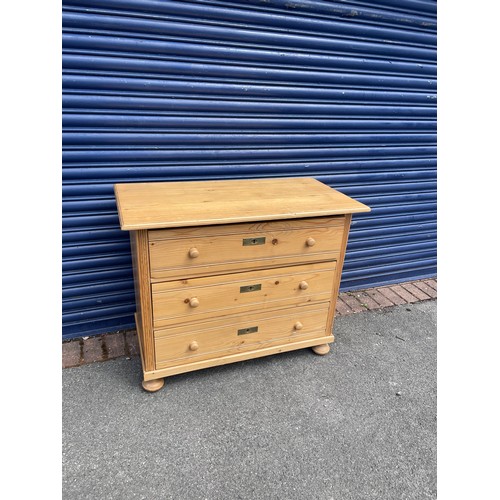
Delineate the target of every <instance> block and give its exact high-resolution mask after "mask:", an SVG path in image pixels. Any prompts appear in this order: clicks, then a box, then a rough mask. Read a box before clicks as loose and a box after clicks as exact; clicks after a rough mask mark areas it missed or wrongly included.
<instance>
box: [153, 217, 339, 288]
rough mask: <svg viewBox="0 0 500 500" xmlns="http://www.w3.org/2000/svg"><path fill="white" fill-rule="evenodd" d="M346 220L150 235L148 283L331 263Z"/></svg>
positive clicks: (227, 226)
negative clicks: (250, 270)
mask: <svg viewBox="0 0 500 500" xmlns="http://www.w3.org/2000/svg"><path fill="white" fill-rule="evenodd" d="M344 222H345V218H344V216H337V217H318V218H311V219H295V220H283V221H271V222H263V223H262V222H261V223H255V222H254V223H244V224H225V225H220V226H205V227H195V228H181V229H156V230H149V231H148V238H149V260H150V266H151V280H152V281H160V280H165V279H169V278H172V279H173V278H182V277H189V276H204V275H210V274H214V273H219V272H224V273H225V272H231V271H241V270H245V269H252V268H257V267H260V268H262V267H274V266H281V265H287V264H295V263H302V262H311V261H317V260H334V259H336V258H337V257H338V256H339V254H340V249H341V245H342V238H343V233H344Z"/></svg>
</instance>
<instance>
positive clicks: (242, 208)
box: [115, 177, 370, 230]
mask: <svg viewBox="0 0 500 500" xmlns="http://www.w3.org/2000/svg"><path fill="white" fill-rule="evenodd" d="M115 196H116V199H117V205H118V213H119V217H120V225H121V228H122V229H123V230H141V229H154V228H171V227H187V226H206V225H214V224H231V223H235V222H244V221H259V220H266V221H267V220H279V219H295V218H302V217H319V216H324V215H336V214H346V213H353V212H367V211H369V210H370V209H369V208H368V207H367V206H366V205H363V204H362V203H359V202H357V201H355V200H353V199H351V198H349V197H348V196H346V195H344V194H342V193H340V192H338V191H336V190H334V189H331V188H329V187H328V186H326V185H325V184H323V183H321V182H319V181H317V180H316V179H313V178H308V177H303V178H280V179H251V180H229V181H195V182H193V181H189V182H156V183H129V184H116V185H115Z"/></svg>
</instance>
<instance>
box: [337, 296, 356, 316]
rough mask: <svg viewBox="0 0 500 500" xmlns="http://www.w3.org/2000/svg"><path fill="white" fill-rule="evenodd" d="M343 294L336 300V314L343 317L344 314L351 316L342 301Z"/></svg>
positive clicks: (348, 308)
mask: <svg viewBox="0 0 500 500" xmlns="http://www.w3.org/2000/svg"><path fill="white" fill-rule="evenodd" d="M343 295H344V294H340V295H339V296H338V298H337V305H336V307H335V309H336V311H337V313H338V314H340V315H341V316H345V315H346V314H352V312H353V311H352V310H351V308H350V307H349V306H348V305H347V304H346V303H345V302H344V301H343V300H342V297H343Z"/></svg>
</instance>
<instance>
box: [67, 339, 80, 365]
mask: <svg viewBox="0 0 500 500" xmlns="http://www.w3.org/2000/svg"><path fill="white" fill-rule="evenodd" d="M80 350H81V349H80V340H79V339H78V340H72V341H70V342H64V343H63V345H62V367H63V368H71V367H72V366H79V365H80Z"/></svg>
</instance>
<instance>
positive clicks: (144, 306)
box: [130, 231, 155, 370]
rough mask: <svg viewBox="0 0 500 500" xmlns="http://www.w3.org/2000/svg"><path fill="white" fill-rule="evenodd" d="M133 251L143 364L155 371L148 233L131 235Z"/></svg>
mask: <svg viewBox="0 0 500 500" xmlns="http://www.w3.org/2000/svg"><path fill="white" fill-rule="evenodd" d="M130 245H131V249H132V268H133V273H134V287H135V297H136V309H137V311H136V324H137V335H138V337H139V338H140V340H139V343H140V346H141V356H142V362H143V365H144V369H145V370H153V369H154V366H155V355H154V342H153V335H152V334H153V305H152V301H151V287H150V284H149V281H150V276H149V252H148V235H147V231H132V232H131V233H130Z"/></svg>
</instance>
